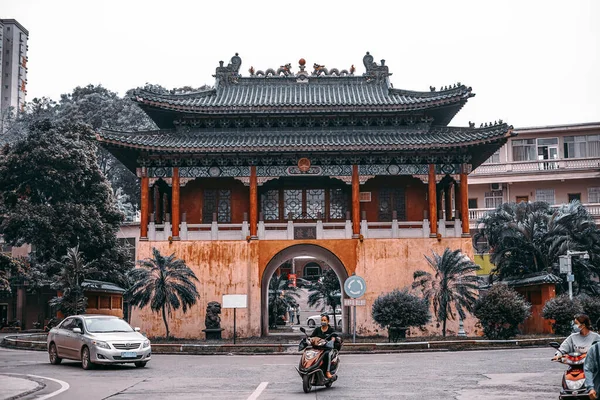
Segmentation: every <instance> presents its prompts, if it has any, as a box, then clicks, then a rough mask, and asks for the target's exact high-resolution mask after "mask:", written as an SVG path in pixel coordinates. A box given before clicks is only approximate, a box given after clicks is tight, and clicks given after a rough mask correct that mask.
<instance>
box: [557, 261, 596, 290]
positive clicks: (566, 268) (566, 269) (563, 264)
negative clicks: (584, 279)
mask: <svg viewBox="0 0 600 400" xmlns="http://www.w3.org/2000/svg"><path fill="white" fill-rule="evenodd" d="M573 256H582V257H583V259H584V260H588V259H589V258H590V255H589V254H588V252H587V251H571V250H567V254H566V255H564V256H559V257H558V261H559V266H560V273H561V274H567V283H568V284H569V299H570V300H573V282H575V275H573V268H572V266H571V257H573Z"/></svg>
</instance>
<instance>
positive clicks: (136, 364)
mask: <svg viewBox="0 0 600 400" xmlns="http://www.w3.org/2000/svg"><path fill="white" fill-rule="evenodd" d="M147 362H148V361H137V362H136V363H135V367H136V368H144V367H145V366H146V363H147Z"/></svg>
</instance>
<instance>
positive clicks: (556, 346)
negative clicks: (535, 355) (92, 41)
mask: <svg viewBox="0 0 600 400" xmlns="http://www.w3.org/2000/svg"><path fill="white" fill-rule="evenodd" d="M548 345H549V346H550V347H554V348H555V349H558V348H559V347H560V344H558V342H550V343H548Z"/></svg>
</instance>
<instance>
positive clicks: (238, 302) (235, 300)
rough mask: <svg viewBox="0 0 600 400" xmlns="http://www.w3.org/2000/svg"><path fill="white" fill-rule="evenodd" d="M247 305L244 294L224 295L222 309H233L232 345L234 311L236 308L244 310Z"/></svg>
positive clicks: (234, 328)
mask: <svg viewBox="0 0 600 400" xmlns="http://www.w3.org/2000/svg"><path fill="white" fill-rule="evenodd" d="M247 304H248V296H247V295H245V294H224V295H223V308H233V344H235V336H236V310H237V309H238V308H246V307H248V306H247Z"/></svg>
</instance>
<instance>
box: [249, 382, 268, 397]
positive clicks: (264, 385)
mask: <svg viewBox="0 0 600 400" xmlns="http://www.w3.org/2000/svg"><path fill="white" fill-rule="evenodd" d="M268 384H269V382H262V383H261V384H260V385H258V387H257V388H256V390H255V391H254V392H253V393H252V394H251V395H250V397H248V399H247V400H256V399H258V396H260V394H261V393H262V392H263V390H265V389H266V388H267V385H268Z"/></svg>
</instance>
